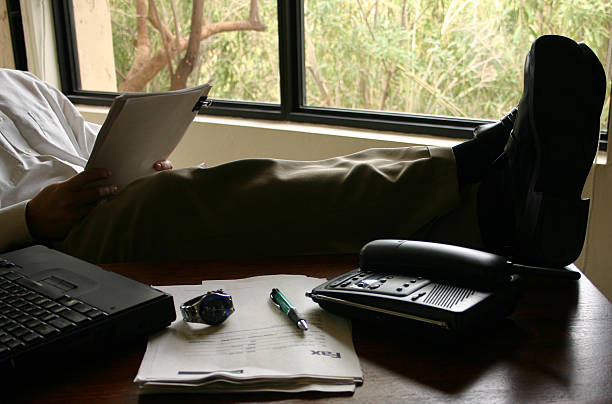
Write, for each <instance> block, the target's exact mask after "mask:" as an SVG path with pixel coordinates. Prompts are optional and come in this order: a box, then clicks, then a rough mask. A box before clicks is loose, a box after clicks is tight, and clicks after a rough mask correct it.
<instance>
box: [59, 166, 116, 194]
mask: <svg viewBox="0 0 612 404" xmlns="http://www.w3.org/2000/svg"><path fill="white" fill-rule="evenodd" d="M111 175H112V173H111V172H110V170H107V169H105V168H88V169H87V170H85V171H83V172H81V173H79V174H77V175H75V176H74V177H72V178H70V179H69V180H68V181H66V186H67V187H68V188H69V189H71V190H75V189H79V188H82V187H84V186H85V185H87V184H89V183H91V182H94V181H97V180H101V179H104V178H108V177H110V176H111Z"/></svg>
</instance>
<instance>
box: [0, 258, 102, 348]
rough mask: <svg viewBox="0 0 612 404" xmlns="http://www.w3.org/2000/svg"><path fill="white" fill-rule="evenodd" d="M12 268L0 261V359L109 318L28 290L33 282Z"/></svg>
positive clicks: (76, 302)
mask: <svg viewBox="0 0 612 404" xmlns="http://www.w3.org/2000/svg"><path fill="white" fill-rule="evenodd" d="M13 266H14V264H12V263H11V262H10V261H7V260H4V259H0V267H2V270H0V357H2V356H4V355H5V354H10V353H11V352H15V351H17V350H21V349H24V348H26V347H28V346H30V345H38V344H39V343H42V342H44V341H45V340H46V339H49V338H51V337H55V336H56V335H57V334H60V333H62V332H65V331H69V330H70V329H72V328H73V327H76V326H79V325H84V324H87V323H89V322H91V321H94V320H99V319H101V318H103V317H105V316H107V313H105V312H103V311H102V310H100V309H98V308H96V307H92V306H91V305H88V304H86V303H84V302H82V301H80V300H78V299H75V298H73V297H71V296H68V295H63V296H59V297H57V298H55V299H52V298H50V297H48V296H46V295H45V294H43V293H39V292H38V291H36V290H34V289H35V288H30V287H28V285H35V283H34V282H33V281H31V280H30V279H28V278H25V277H23V276H22V275H21V274H19V273H17V272H15V271H12V270H10V268H11V267H13Z"/></svg>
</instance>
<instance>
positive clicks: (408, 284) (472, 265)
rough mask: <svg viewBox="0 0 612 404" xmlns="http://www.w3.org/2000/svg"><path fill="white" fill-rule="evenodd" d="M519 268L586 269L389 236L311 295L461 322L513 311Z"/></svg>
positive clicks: (368, 312) (565, 273)
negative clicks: (519, 261) (516, 260)
mask: <svg viewBox="0 0 612 404" xmlns="http://www.w3.org/2000/svg"><path fill="white" fill-rule="evenodd" d="M521 273H531V274H539V275H549V276H560V277H565V278H569V279H578V278H579V277H580V273H579V272H576V271H572V270H571V269H569V268H562V269H558V268H540V267H531V266H524V265H516V264H513V263H511V262H509V261H508V260H507V259H505V258H504V257H502V256H499V255H495V254H491V253H487V252H484V251H478V250H473V249H469V248H465V247H458V246H452V245H446V244H438V243H430V242H423V241H413V240H393V239H386V240H375V241H372V242H370V243H368V244H366V245H365V246H364V247H363V248H362V250H361V254H360V268H357V269H355V270H352V271H350V272H348V273H345V274H343V275H341V276H339V277H336V278H334V279H332V280H330V281H328V282H326V283H323V284H322V285H319V286H317V287H316V288H314V289H313V290H312V291H310V292H307V293H306V296H308V297H310V298H312V299H313V301H315V302H317V303H318V304H319V305H320V306H321V307H323V308H324V309H327V310H329V311H332V312H336V313H338V314H341V315H346V316H348V317H352V318H357V319H366V318H372V317H373V316H374V317H376V318H380V319H383V318H405V319H411V320H417V321H421V322H425V323H429V324H434V325H437V326H440V327H442V328H446V329H454V330H461V329H466V328H469V327H471V326H473V325H476V324H479V323H483V322H487V321H488V320H489V319H491V318H503V317H505V316H507V315H509V314H510V313H511V312H512V310H514V306H515V305H516V302H517V301H518V299H519V296H520V293H521V290H522V286H521V285H522V283H521V279H520V277H519V276H518V275H517V274H521Z"/></svg>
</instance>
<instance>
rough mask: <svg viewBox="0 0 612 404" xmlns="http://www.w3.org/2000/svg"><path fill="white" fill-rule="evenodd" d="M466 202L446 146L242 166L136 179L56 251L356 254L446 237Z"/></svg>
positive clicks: (119, 256) (138, 255)
mask: <svg viewBox="0 0 612 404" xmlns="http://www.w3.org/2000/svg"><path fill="white" fill-rule="evenodd" d="M460 202H461V201H460V192H459V189H458V184H457V174H456V169H455V162H454V157H453V155H452V151H451V150H450V149H448V148H427V147H413V148H393V149H370V150H366V151H362V152H359V153H355V154H352V155H349V156H343V157H337V158H332V159H327V160H321V161H287V160H274V159H245V160H238V161H234V162H231V163H227V164H223V165H219V166H216V167H211V168H190V169H182V170H173V171H169V172H162V173H158V174H155V175H153V176H150V177H147V178H143V179H141V180H138V181H136V182H134V183H132V184H131V185H129V186H128V187H126V188H125V189H124V190H122V191H121V192H120V194H119V195H118V196H116V197H115V198H113V199H112V200H110V201H108V202H106V203H103V204H101V205H100V206H98V207H97V208H96V209H94V211H93V212H92V213H91V214H90V215H89V216H88V217H87V218H86V219H85V220H84V221H83V222H81V223H80V224H79V226H77V227H76V228H75V229H74V230H73V231H72V232H71V233H70V234H69V236H68V237H67V238H66V240H64V241H63V242H62V243H60V244H59V245H58V246H57V247H58V248H60V249H62V250H64V251H66V252H68V253H69V254H72V255H76V256H79V257H82V258H84V259H88V260H91V261H94V262H118V261H155V260H191V259H206V258H217V257H236V256H254V255H294V254H327V253H354V252H358V251H359V249H360V248H361V247H362V246H363V245H364V244H365V243H367V242H368V241H370V240H373V239H377V238H413V237H414V236H415V235H418V237H419V238H428V237H430V236H431V237H435V235H436V234H440V232H441V233H442V234H443V233H444V232H445V229H444V225H443V226H442V229H441V230H440V229H439V227H440V226H437V225H436V223H437V222H439V221H440V220H442V219H441V218H442V217H448V215H449V212H452V211H453V209H456V208H457V207H458V206H461V203H460ZM454 215H455V216H457V214H454ZM450 216H453V214H451V215H450ZM458 216H461V214H459V215H458ZM442 222H443V220H442ZM450 223H451V224H450V227H453V226H454V225H453V224H452V223H453V222H452V221H451V222H450ZM471 226H472V228H473V227H475V226H476V224H475V223H471ZM447 227H449V226H447ZM446 230H448V231H451V233H456V234H455V235H454V236H452V237H455V238H457V239H458V240H460V239H461V237H462V236H461V234H465V233H469V232H470V231H473V229H472V230H468V229H457V228H453V229H450V228H448V229H446Z"/></svg>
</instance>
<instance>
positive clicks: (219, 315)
mask: <svg viewBox="0 0 612 404" xmlns="http://www.w3.org/2000/svg"><path fill="white" fill-rule="evenodd" d="M198 311H199V314H200V317H201V318H202V320H204V322H205V323H207V324H211V325H216V324H221V323H222V322H224V321H225V319H227V318H228V317H229V316H230V315H231V314H232V313H233V312H234V304H233V302H232V297H231V296H230V295H227V294H225V293H211V294H208V295H206V296H204V298H203V299H202V301H201V302H200V307H199V308H198Z"/></svg>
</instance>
